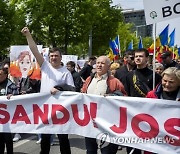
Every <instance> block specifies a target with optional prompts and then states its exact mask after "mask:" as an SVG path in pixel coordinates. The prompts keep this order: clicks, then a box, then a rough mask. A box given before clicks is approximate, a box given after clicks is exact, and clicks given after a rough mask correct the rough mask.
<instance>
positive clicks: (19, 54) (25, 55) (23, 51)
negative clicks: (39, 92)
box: [10, 45, 42, 80]
mask: <svg viewBox="0 0 180 154" xmlns="http://www.w3.org/2000/svg"><path fill="white" fill-rule="evenodd" d="M37 47H38V50H39V51H40V52H41V51H42V45H38V46H37ZM10 74H11V76H12V77H15V78H27V77H29V78H31V79H36V80H40V79H41V71H40V67H39V65H38V63H37V62H36V60H35V57H34V56H33V54H32V53H31V50H30V49H29V46H26V45H23V46H11V48H10Z"/></svg>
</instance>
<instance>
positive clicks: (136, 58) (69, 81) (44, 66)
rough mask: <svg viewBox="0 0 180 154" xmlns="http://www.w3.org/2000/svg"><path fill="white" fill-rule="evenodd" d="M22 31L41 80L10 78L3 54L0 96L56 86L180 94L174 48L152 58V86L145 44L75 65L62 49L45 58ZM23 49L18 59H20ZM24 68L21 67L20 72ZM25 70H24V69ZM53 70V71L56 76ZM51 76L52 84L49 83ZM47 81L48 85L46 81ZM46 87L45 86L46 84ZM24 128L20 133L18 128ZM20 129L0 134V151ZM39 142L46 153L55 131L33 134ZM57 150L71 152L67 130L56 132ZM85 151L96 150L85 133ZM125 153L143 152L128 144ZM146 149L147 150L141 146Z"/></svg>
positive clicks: (112, 149)
mask: <svg viewBox="0 0 180 154" xmlns="http://www.w3.org/2000/svg"><path fill="white" fill-rule="evenodd" d="M22 33H23V34H24V35H25V36H26V38H27V42H28V45H29V47H30V49H31V51H32V53H33V54H34V56H35V58H36V60H37V63H38V64H39V66H40V67H41V80H36V79H31V75H32V74H33V73H32V72H31V73H29V72H28V73H27V72H26V75H23V76H22V77H21V78H13V76H11V74H10V73H9V67H10V60H9V59H5V60H4V61H3V62H1V66H0V95H7V98H8V99H10V97H11V96H12V95H24V94H29V93H38V92H47V91H50V92H51V94H52V95H55V94H56V93H57V92H58V91H76V92H82V93H87V94H96V95H103V96H106V95H112V96H114V95H115V96H130V97H148V98H157V99H168V100H176V101H179V99H180V88H179V87H180V70H179V69H180V60H177V61H174V60H173V59H172V53H171V52H169V51H166V52H163V54H162V56H161V59H162V63H159V62H156V63H155V72H156V74H155V87H156V88H155V89H153V70H152V63H150V61H149V52H148V51H147V50H146V49H138V50H127V51H125V54H124V57H121V59H120V60H116V61H113V62H111V61H110V60H109V58H108V57H106V56H99V57H95V56H92V57H89V60H88V61H87V62H86V63H85V65H84V67H83V68H79V67H78V66H77V64H76V63H75V62H73V61H69V62H67V64H66V66H63V63H62V62H61V59H62V53H63V51H62V50H61V49H59V48H53V49H51V50H50V52H49V62H48V61H46V60H44V59H43V57H42V55H41V54H40V53H39V52H38V50H37V47H36V44H35V42H34V40H33V38H32V36H31V34H30V32H29V30H28V28H26V27H25V28H24V29H23V30H22ZM25 57H26V54H25V55H24V56H23V57H22V58H21V59H20V60H19V65H22V64H23V62H24V61H23V60H24V59H25ZM21 73H22V72H21ZM22 74H23V73H22ZM54 74H55V76H54ZM51 80H53V81H55V82H56V83H55V84H54V83H51ZM45 83H48V87H47V84H45ZM44 86H46V88H44ZM22 133H23V132H22ZM21 135H23V134H14V138H13V137H12V134H11V133H0V139H1V140H0V154H2V153H4V149H5V146H6V149H7V153H8V154H12V153H13V141H14V142H16V141H18V140H19V139H20V138H21ZM37 135H38V141H37V143H40V144H41V154H46V153H47V154H48V153H49V152H50V145H52V144H53V135H50V134H42V135H41V134H37ZM57 136H58V139H59V142H60V144H61V146H60V152H61V154H70V153H71V148H70V143H69V140H68V134H57ZM85 145H86V150H87V154H96V153H97V149H98V146H97V143H96V139H93V138H87V137H86V138H85ZM126 149H127V153H130V152H132V150H133V154H141V152H142V151H141V150H140V149H133V148H130V147H127V148H126ZM117 150H118V145H115V144H109V145H108V146H106V147H102V148H101V153H102V154H115V153H117ZM144 153H150V152H146V151H144Z"/></svg>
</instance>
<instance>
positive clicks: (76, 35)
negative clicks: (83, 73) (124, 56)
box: [13, 0, 122, 53]
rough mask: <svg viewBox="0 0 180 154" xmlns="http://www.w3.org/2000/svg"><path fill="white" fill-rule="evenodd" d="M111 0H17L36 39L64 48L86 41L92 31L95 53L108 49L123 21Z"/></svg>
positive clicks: (15, 2) (44, 43)
mask: <svg viewBox="0 0 180 154" xmlns="http://www.w3.org/2000/svg"><path fill="white" fill-rule="evenodd" d="M110 2H111V1H109V0H38V1H37V0H14V1H13V3H14V4H16V5H18V6H20V7H18V11H22V12H23V14H26V22H27V25H28V26H29V27H30V29H31V30H32V32H33V34H34V37H35V38H36V40H37V42H38V43H40V44H43V45H47V46H59V47H63V48H64V49H65V51H67V50H68V47H69V46H74V45H78V44H82V43H84V44H86V50H87V48H88V39H89V32H90V30H92V32H93V52H94V53H97V52H99V51H101V52H104V51H102V49H104V48H107V46H108V41H109V38H110V37H112V36H113V35H114V34H115V33H116V30H117V27H118V22H119V21H121V20H122V15H121V11H120V10H119V9H115V8H113V7H111V6H110Z"/></svg>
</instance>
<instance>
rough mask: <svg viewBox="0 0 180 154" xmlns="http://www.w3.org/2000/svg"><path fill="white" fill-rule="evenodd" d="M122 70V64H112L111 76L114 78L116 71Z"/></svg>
mask: <svg viewBox="0 0 180 154" xmlns="http://www.w3.org/2000/svg"><path fill="white" fill-rule="evenodd" d="M118 68H120V64H119V63H115V62H114V63H112V64H111V66H110V71H111V75H113V76H114V74H115V73H116V70H117V69H118Z"/></svg>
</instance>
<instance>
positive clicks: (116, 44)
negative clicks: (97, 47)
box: [109, 35, 120, 55]
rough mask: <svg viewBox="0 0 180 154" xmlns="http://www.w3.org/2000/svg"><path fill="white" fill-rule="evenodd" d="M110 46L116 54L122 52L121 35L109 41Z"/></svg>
mask: <svg viewBox="0 0 180 154" xmlns="http://www.w3.org/2000/svg"><path fill="white" fill-rule="evenodd" d="M109 47H110V48H111V49H112V51H113V54H114V55H119V54H120V42H119V35H118V36H117V37H116V38H115V40H110V41H109Z"/></svg>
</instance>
